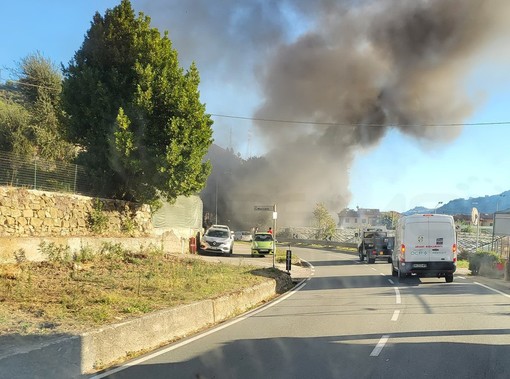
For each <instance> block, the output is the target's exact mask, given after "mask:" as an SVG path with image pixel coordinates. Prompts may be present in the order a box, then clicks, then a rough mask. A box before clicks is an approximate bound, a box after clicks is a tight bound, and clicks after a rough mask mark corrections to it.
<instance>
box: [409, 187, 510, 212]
mask: <svg viewBox="0 0 510 379" xmlns="http://www.w3.org/2000/svg"><path fill="white" fill-rule="evenodd" d="M473 208H477V209H478V212H480V213H494V212H496V211H504V210H509V209H510V191H505V192H502V193H500V194H497V195H485V196H482V197H470V198H469V199H455V200H450V201H449V202H448V203H446V204H444V205H442V206H440V207H439V208H437V209H436V213H444V214H450V215H459V214H463V215H470V214H471V210H472V209H473ZM430 212H434V209H433V208H432V209H430V208H425V207H420V206H418V207H414V208H413V209H410V210H408V211H406V212H403V214H404V215H410V214H416V213H430Z"/></svg>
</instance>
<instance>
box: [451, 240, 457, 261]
mask: <svg viewBox="0 0 510 379" xmlns="http://www.w3.org/2000/svg"><path fill="white" fill-rule="evenodd" d="M452 253H453V263H456V262H457V244H456V243H454V244H453V245H452Z"/></svg>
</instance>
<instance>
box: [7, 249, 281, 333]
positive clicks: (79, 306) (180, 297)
mask: <svg viewBox="0 0 510 379" xmlns="http://www.w3.org/2000/svg"><path fill="white" fill-rule="evenodd" d="M41 250H43V252H45V253H46V255H47V257H48V261H46V262H27V261H25V260H24V259H23V254H20V256H21V257H18V258H17V259H18V263H17V264H10V265H0V304H1V306H0V335H2V334H12V333H19V334H22V335H23V334H49V333H61V332H67V333H74V332H80V331H85V330H89V329H91V328H94V327H97V326H99V325H104V324H108V323H114V322H118V321H120V320H123V319H126V318H130V317H134V316H138V315H141V314H144V313H148V312H152V311H155V310H158V309H163V308H168V307H172V306H176V305H179V304H186V303H190V302H193V301H197V300H202V299H206V298H212V297H216V296H221V295H223V294H226V293H229V292H234V291H238V290H240V289H242V288H246V287H249V286H253V285H255V284H257V283H261V282H262V281H263V280H265V278H264V276H268V275H269V276H274V275H276V274H277V273H274V272H264V273H262V272H261V271H260V269H255V267H251V266H233V265H227V264H220V263H207V262H204V261H201V260H197V259H183V258H179V257H176V256H165V255H164V254H162V253H161V252H160V251H158V250H157V249H154V248H150V249H146V250H144V251H139V252H129V251H124V250H122V249H121V248H120V247H119V246H117V245H111V244H110V245H107V244H106V245H103V248H102V249H101V251H99V252H95V253H92V252H91V251H87V250H84V251H81V252H80V253H79V254H78V255H75V256H71V255H70V254H69V251H68V249H66V248H63V247H59V246H54V245H53V246H52V245H47V246H42V248H41Z"/></svg>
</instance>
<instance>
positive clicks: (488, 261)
mask: <svg viewBox="0 0 510 379" xmlns="http://www.w3.org/2000/svg"><path fill="white" fill-rule="evenodd" d="M498 263H502V260H501V258H500V256H499V254H497V253H496V252H494V251H478V252H476V253H475V254H471V255H470V256H469V269H470V270H471V274H473V275H478V274H481V275H484V274H485V275H488V276H493V275H495V274H496V273H497V269H496V264H498Z"/></svg>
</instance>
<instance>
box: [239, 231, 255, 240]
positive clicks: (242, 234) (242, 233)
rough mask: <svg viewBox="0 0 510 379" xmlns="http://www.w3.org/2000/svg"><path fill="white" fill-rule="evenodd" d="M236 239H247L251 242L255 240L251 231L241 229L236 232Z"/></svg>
mask: <svg viewBox="0 0 510 379" xmlns="http://www.w3.org/2000/svg"><path fill="white" fill-rule="evenodd" d="M234 239H235V240H236V241H247V242H251V241H252V240H253V238H252V236H251V232H249V231H241V230H240V231H236V232H234Z"/></svg>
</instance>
